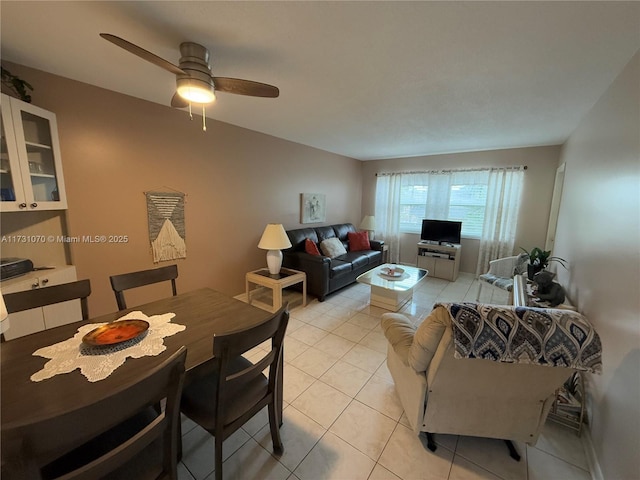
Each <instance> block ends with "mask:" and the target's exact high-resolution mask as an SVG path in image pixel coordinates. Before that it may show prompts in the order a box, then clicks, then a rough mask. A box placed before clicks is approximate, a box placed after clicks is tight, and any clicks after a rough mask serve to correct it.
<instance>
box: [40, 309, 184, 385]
mask: <svg viewBox="0 0 640 480" xmlns="http://www.w3.org/2000/svg"><path fill="white" fill-rule="evenodd" d="M175 316H176V314H175V313H165V314H162V315H152V316H151V317H148V316H146V315H145V314H144V313H142V312H138V311H136V312H129V313H127V314H126V315H124V316H123V317H121V318H119V319H118V320H130V319H140V320H146V321H147V322H149V330H147V332H146V335H144V336H142V337H140V338H136V339H132V340H129V341H127V342H123V343H120V344H118V345H115V346H112V347H91V346H88V345H85V344H83V343H82V337H84V336H85V335H86V334H87V333H89V332H90V331H91V330H93V329H94V328H98V327H100V326H102V325H105V323H90V324H87V325H83V326H82V327H80V328H78V333H76V334H75V335H74V336H73V337H72V338H70V339H69V340H65V341H64V342H60V343H56V344H54V345H50V346H48V347H43V348H40V349H38V350H36V351H35V352H33V355H36V356H39V357H44V358H49V359H50V360H49V361H48V362H47V363H45V365H44V367H43V368H42V370H40V371H38V372H36V373H34V374H33V375H31V380H33V381H34V382H39V381H41V380H44V379H46V378H51V377H53V376H54V375H58V374H61V373H69V372H72V371H73V370H75V369H76V368H79V369H80V373H82V374H83V375H84V376H85V377H87V380H89V381H90V382H97V381H98V380H103V379H105V378H107V377H108V376H109V375H111V374H112V373H113V371H114V370H115V369H116V368H118V367H119V366H120V365H122V364H123V363H124V362H125V360H126V359H127V357H131V358H140V357H146V356H155V355H159V354H160V353H162V352H164V351H165V350H166V348H167V347H165V346H164V337H170V336H171V335H174V334H176V333H178V332H181V331H183V330H184V329H185V328H187V327H185V326H184V325H179V324H177V323H171V319H172V318H173V317H175Z"/></svg>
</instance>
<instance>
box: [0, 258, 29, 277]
mask: <svg viewBox="0 0 640 480" xmlns="http://www.w3.org/2000/svg"><path fill="white" fill-rule="evenodd" d="M32 271H33V262H32V261H31V260H29V259H27V258H15V257H10V258H0V280H6V279H8V278H13V277H19V276H20V275H24V274H25V273H29V272H32Z"/></svg>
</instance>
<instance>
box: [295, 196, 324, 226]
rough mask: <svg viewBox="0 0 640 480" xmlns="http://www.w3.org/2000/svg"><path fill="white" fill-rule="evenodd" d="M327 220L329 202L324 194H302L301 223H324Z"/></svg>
mask: <svg viewBox="0 0 640 480" xmlns="http://www.w3.org/2000/svg"><path fill="white" fill-rule="evenodd" d="M326 218H327V201H326V195H325V194H324V193H301V194H300V223H322V222H324V221H326Z"/></svg>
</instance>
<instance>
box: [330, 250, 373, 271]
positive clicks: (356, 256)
mask: <svg viewBox="0 0 640 480" xmlns="http://www.w3.org/2000/svg"><path fill="white" fill-rule="evenodd" d="M337 260H341V261H343V262H349V263H351V264H352V265H353V269H354V270H357V269H358V268H362V267H366V266H367V265H369V257H367V256H366V255H362V252H347V253H345V254H344V255H340V256H339V257H338V258H337Z"/></svg>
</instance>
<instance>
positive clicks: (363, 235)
mask: <svg viewBox="0 0 640 480" xmlns="http://www.w3.org/2000/svg"><path fill="white" fill-rule="evenodd" d="M347 237H348V238H349V250H350V251H352V252H361V251H363V250H371V244H370V243H369V232H349V233H348V234H347Z"/></svg>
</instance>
